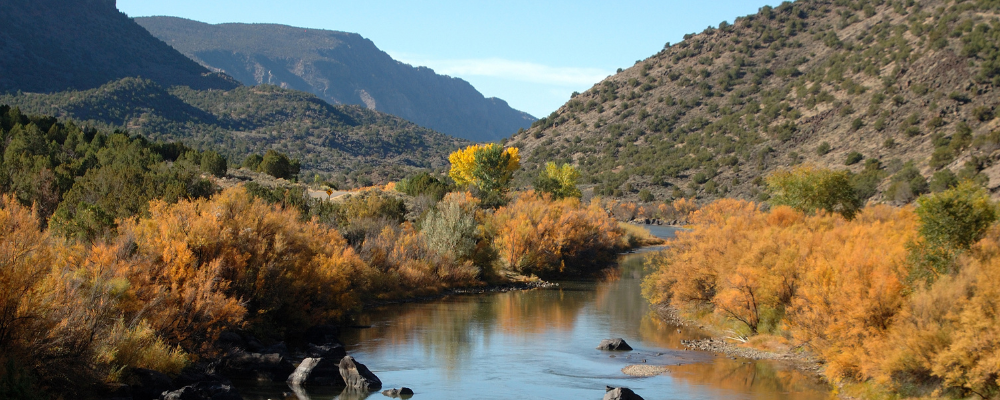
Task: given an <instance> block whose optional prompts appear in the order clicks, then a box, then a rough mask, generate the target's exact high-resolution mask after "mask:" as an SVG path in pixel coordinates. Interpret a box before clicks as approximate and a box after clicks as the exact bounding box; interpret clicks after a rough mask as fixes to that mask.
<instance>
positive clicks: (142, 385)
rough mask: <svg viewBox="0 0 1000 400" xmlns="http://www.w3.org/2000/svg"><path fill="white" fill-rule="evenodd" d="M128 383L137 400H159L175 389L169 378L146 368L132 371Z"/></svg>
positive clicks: (133, 396)
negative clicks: (161, 395)
mask: <svg viewBox="0 0 1000 400" xmlns="http://www.w3.org/2000/svg"><path fill="white" fill-rule="evenodd" d="M128 383H129V389H130V391H131V392H132V398H133V399H135V400H152V399H159V398H160V394H162V393H163V392H165V391H168V390H172V389H173V388H174V384H173V382H171V380H170V377H169V376H166V375H164V374H162V373H160V372H156V371H153V370H151V369H145V368H134V369H132V371H131V373H130V377H129V379H128Z"/></svg>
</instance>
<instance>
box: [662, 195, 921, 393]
mask: <svg viewBox="0 0 1000 400" xmlns="http://www.w3.org/2000/svg"><path fill="white" fill-rule="evenodd" d="M691 223H692V224H693V228H692V230H690V231H687V232H678V234H677V239H675V240H673V241H672V242H670V249H669V250H667V251H664V252H662V253H660V254H659V255H656V256H654V257H652V258H651V259H650V261H649V263H650V265H651V267H652V268H653V269H654V272H653V273H652V274H650V275H649V276H648V277H647V278H646V280H645V281H644V282H643V293H644V295H645V296H646V297H647V298H649V299H650V300H651V301H653V302H670V303H671V304H673V305H674V306H677V307H679V308H681V309H686V310H697V309H704V308H708V309H711V310H713V311H714V312H715V313H716V314H719V315H721V316H724V317H726V318H728V319H730V320H732V321H738V326H740V327H742V329H744V331H743V332H744V333H746V334H748V335H752V334H756V333H758V332H768V333H775V334H785V335H791V336H792V337H794V338H795V339H797V340H799V341H800V342H808V343H810V345H811V346H812V348H813V349H815V350H816V351H817V352H818V353H819V355H821V356H822V357H824V358H825V359H826V360H827V361H828V362H829V363H828V367H827V369H826V373H827V375H828V376H830V377H831V378H835V379H839V378H841V377H853V378H864V377H866V376H870V375H868V372H867V370H868V369H869V368H870V366H871V365H872V360H873V358H872V352H874V351H879V350H878V348H879V346H881V343H883V342H884V338H885V337H886V334H887V331H888V328H889V327H890V325H891V323H892V321H893V318H894V317H895V316H896V315H897V314H898V312H899V310H900V308H901V307H902V306H903V304H904V301H905V295H904V293H905V291H904V290H903V289H904V285H905V282H904V279H905V277H906V276H907V272H908V271H907V268H906V256H907V247H906V245H907V243H909V242H910V241H912V240H913V239H914V238H915V237H916V233H917V219H916V216H915V214H914V213H913V210H912V209H911V208H903V209H894V208H890V207H888V206H873V207H869V208H866V209H865V210H863V211H862V212H861V213H860V214H859V215H858V216H857V217H856V218H855V219H854V220H853V221H846V220H845V219H844V218H843V217H841V216H840V215H837V214H826V213H819V214H818V215H814V216H807V215H804V214H803V213H801V212H799V211H795V210H793V209H791V208H789V207H776V208H774V209H773V210H771V211H770V212H761V211H760V210H759V208H758V206H757V205H756V204H755V203H752V202H747V201H741V200H732V199H723V200H718V201H716V202H714V203H712V204H709V205H708V206H706V207H704V208H702V209H701V210H699V211H696V212H694V213H692V214H691Z"/></svg>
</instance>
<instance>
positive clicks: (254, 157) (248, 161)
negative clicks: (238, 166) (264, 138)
mask: <svg viewBox="0 0 1000 400" xmlns="http://www.w3.org/2000/svg"><path fill="white" fill-rule="evenodd" d="M261 161H264V157H262V156H261V155H260V154H251V155H249V156H247V158H245V159H243V168H246V169H249V170H251V171H257V170H258V169H259V168H260V163H261Z"/></svg>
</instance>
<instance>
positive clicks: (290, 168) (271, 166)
mask: <svg viewBox="0 0 1000 400" xmlns="http://www.w3.org/2000/svg"><path fill="white" fill-rule="evenodd" d="M257 169H258V171H259V172H263V173H265V174H268V175H271V176H273V177H275V178H279V179H289V180H291V179H292V178H294V177H296V176H298V175H299V160H292V159H289V158H288V156H287V155H285V154H284V153H279V152H277V151H274V150H268V151H267V153H266V154H264V158H263V159H262V160H261V162H260V165H259V166H258V168H257Z"/></svg>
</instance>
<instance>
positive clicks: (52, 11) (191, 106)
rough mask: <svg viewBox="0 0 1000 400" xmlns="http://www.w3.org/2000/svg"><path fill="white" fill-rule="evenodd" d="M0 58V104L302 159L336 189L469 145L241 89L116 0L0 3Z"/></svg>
mask: <svg viewBox="0 0 1000 400" xmlns="http://www.w3.org/2000/svg"><path fill="white" fill-rule="evenodd" d="M0 52H2V54H3V55H4V56H3V57H0V105H2V104H9V105H11V106H16V107H20V108H21V110H22V111H23V112H25V113H29V114H37V115H53V116H56V117H58V118H60V119H63V120H72V121H76V122H77V123H79V124H83V125H86V126H92V127H96V128H100V129H105V130H108V131H111V130H124V131H128V132H129V133H133V134H141V135H143V136H145V137H147V138H150V139H154V140H182V141H184V142H185V143H186V144H188V145H190V146H193V147H196V148H198V149H203V150H207V149H214V150H219V152H220V153H223V154H224V155H225V156H226V157H227V158H229V160H230V162H236V161H239V160H242V159H243V158H244V157H246V156H247V155H249V154H252V153H258V154H260V153H264V152H265V151H267V150H270V149H274V150H278V151H281V152H283V153H286V154H288V155H290V156H292V157H296V158H299V159H301V161H302V168H303V170H305V171H307V172H308V173H309V174H307V175H305V176H310V177H311V175H310V174H314V173H318V174H321V175H324V176H325V178H327V179H333V180H335V181H337V182H339V183H343V184H345V185H367V184H371V183H376V182H385V181H388V180H392V179H399V178H401V177H403V176H406V175H408V174H411V173H413V171H414V170H417V169H428V168H430V169H443V168H444V167H445V166H446V165H447V156H448V154H449V153H450V152H451V151H454V150H455V149H457V148H458V147H460V146H462V145H466V144H467V143H468V142H467V141H465V140H462V139H457V138H454V137H450V136H447V135H444V134H442V133H438V132H435V131H433V130H431V129H428V128H424V127H421V126H418V125H416V124H414V123H412V122H409V121H406V120H404V119H402V118H399V117H395V116H392V115H388V114H385V113H382V112H379V111H374V110H369V109H366V108H364V107H360V106H354V105H331V104H329V103H327V102H326V101H323V100H321V99H319V98H317V97H316V96H314V95H312V94H309V93H304V92H300V91H296V90H292V89H284V88H280V87H278V86H274V85H260V86H254V87H248V86H244V85H242V84H241V83H239V82H238V81H236V80H234V79H233V78H231V77H229V76H227V75H225V74H221V73H217V72H211V71H209V70H207V69H206V68H205V67H203V66H201V65H199V64H198V63H196V62H194V61H192V60H191V59H189V58H188V57H186V56H185V55H183V54H181V53H180V52H178V51H177V50H175V49H174V48H173V47H170V46H169V45H167V44H166V43H164V42H163V41H161V40H159V39H157V38H156V37H154V36H152V35H151V34H149V32H148V31H146V30H145V28H143V27H141V26H139V25H138V24H136V23H135V22H134V21H133V20H132V19H130V18H128V17H127V16H126V15H124V14H122V13H121V12H119V11H118V10H117V8H116V6H115V2H114V1H113V0H74V1H69V0H37V1H36V0H32V1H30V2H29V1H27V0H5V1H3V2H0ZM470 88H471V87H470ZM480 97H481V96H480Z"/></svg>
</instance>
